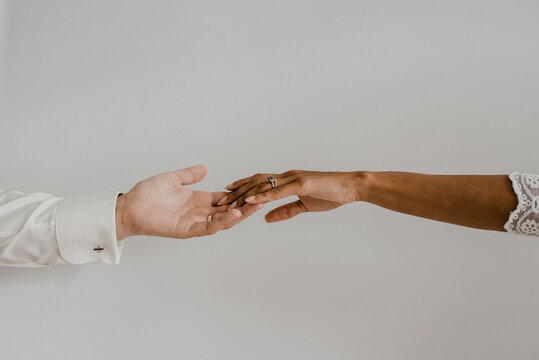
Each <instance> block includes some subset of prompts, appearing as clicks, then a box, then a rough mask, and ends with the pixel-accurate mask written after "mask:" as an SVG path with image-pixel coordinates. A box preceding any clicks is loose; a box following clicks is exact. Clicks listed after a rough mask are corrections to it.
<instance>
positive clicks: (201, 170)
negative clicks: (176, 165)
mask: <svg viewBox="0 0 539 360" xmlns="http://www.w3.org/2000/svg"><path fill="white" fill-rule="evenodd" d="M174 173H175V174H176V175H177V176H178V179H179V180H180V182H181V183H182V185H191V184H195V183H197V182H199V181H200V180H202V179H204V177H205V176H206V167H205V166H204V165H195V166H191V167H188V168H186V169H182V170H178V171H175V172H174Z"/></svg>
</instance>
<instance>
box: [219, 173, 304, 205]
mask: <svg viewBox="0 0 539 360" xmlns="http://www.w3.org/2000/svg"><path fill="white" fill-rule="evenodd" d="M269 176H270V175H269V174H257V175H254V176H252V177H250V178H249V181H248V182H247V183H244V184H243V185H241V186H240V187H239V188H236V189H235V190H234V191H232V192H231V193H229V194H228V195H227V196H226V197H224V198H222V199H221V200H219V202H218V203H217V204H219V205H225V204H230V205H231V207H232V208H237V207H240V206H243V205H244V204H245V199H246V198H248V197H250V196H252V195H255V194H259V193H263V192H266V191H268V190H271V189H272V184H271V183H270V182H269V180H268V177H269ZM273 176H274V177H275V179H276V181H277V184H278V187H281V186H283V185H285V184H287V183H290V182H292V181H294V179H296V177H295V176H293V174H292V173H291V172H286V173H283V174H280V175H273Z"/></svg>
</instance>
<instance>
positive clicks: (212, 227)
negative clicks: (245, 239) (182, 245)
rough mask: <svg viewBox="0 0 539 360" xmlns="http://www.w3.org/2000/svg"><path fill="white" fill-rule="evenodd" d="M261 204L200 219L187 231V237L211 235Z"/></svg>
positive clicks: (255, 209)
mask: <svg viewBox="0 0 539 360" xmlns="http://www.w3.org/2000/svg"><path fill="white" fill-rule="evenodd" d="M262 206H263V205H262V204H258V205H248V206H244V207H243V208H241V209H232V210H228V211H226V212H224V213H218V214H215V215H214V216H213V219H212V221H202V222H199V223H196V224H195V225H193V226H192V227H191V229H190V231H189V237H195V236H205V235H212V234H215V233H216V232H218V231H221V230H225V229H229V228H231V227H232V226H234V225H236V224H237V223H239V222H240V221H242V220H243V219H245V218H247V217H248V216H250V215H252V214H253V213H254V212H256V211H257V210H259V209H261V208H262Z"/></svg>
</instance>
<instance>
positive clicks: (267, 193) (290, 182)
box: [218, 170, 362, 222]
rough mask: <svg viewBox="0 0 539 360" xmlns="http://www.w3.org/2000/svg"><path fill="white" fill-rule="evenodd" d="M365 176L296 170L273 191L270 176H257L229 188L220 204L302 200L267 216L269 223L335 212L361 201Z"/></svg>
mask: <svg viewBox="0 0 539 360" xmlns="http://www.w3.org/2000/svg"><path fill="white" fill-rule="evenodd" d="M361 174H362V173H361V172H319V171H299V170H292V171H288V172H285V173H283V174H279V175H273V177H274V178H276V179H277V183H278V186H277V187H276V188H275V189H273V188H272V186H271V183H270V182H269V181H268V177H269V176H270V174H257V175H254V176H251V177H247V178H245V179H241V180H238V181H235V182H233V183H232V184H230V185H228V186H227V187H226V189H227V190H230V191H231V192H230V193H229V194H227V196H225V197H224V198H222V199H221V200H219V202H218V204H219V205H226V204H230V208H231V209H232V208H240V209H241V208H242V207H243V206H244V204H245V203H248V204H249V205H253V204H256V205H258V204H264V203H266V202H269V201H273V200H277V199H282V198H285V197H288V196H291V195H297V196H298V197H299V200H297V201H295V202H291V203H289V204H286V205H283V206H280V207H278V208H276V209H274V210H272V211H270V212H269V213H268V214H267V215H266V221H267V222H276V221H282V220H287V219H290V218H292V217H294V216H296V215H298V214H301V213H304V212H310V211H327V210H333V209H335V208H337V207H339V206H341V205H344V204H346V203H349V202H353V201H359V198H360V197H359V191H358V190H357V189H358V188H359V187H358V181H359V179H360V178H361Z"/></svg>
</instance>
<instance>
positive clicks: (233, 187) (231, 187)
mask: <svg viewBox="0 0 539 360" xmlns="http://www.w3.org/2000/svg"><path fill="white" fill-rule="evenodd" d="M252 178H253V176H249V177H246V178H243V179H240V180H237V181H234V182H233V183H231V184H228V185H227V186H225V189H227V190H229V191H234V190H236V189H237V188H239V187H241V186H243V185H245V184H247V183H248V182H249V181H251V179H252Z"/></svg>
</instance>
